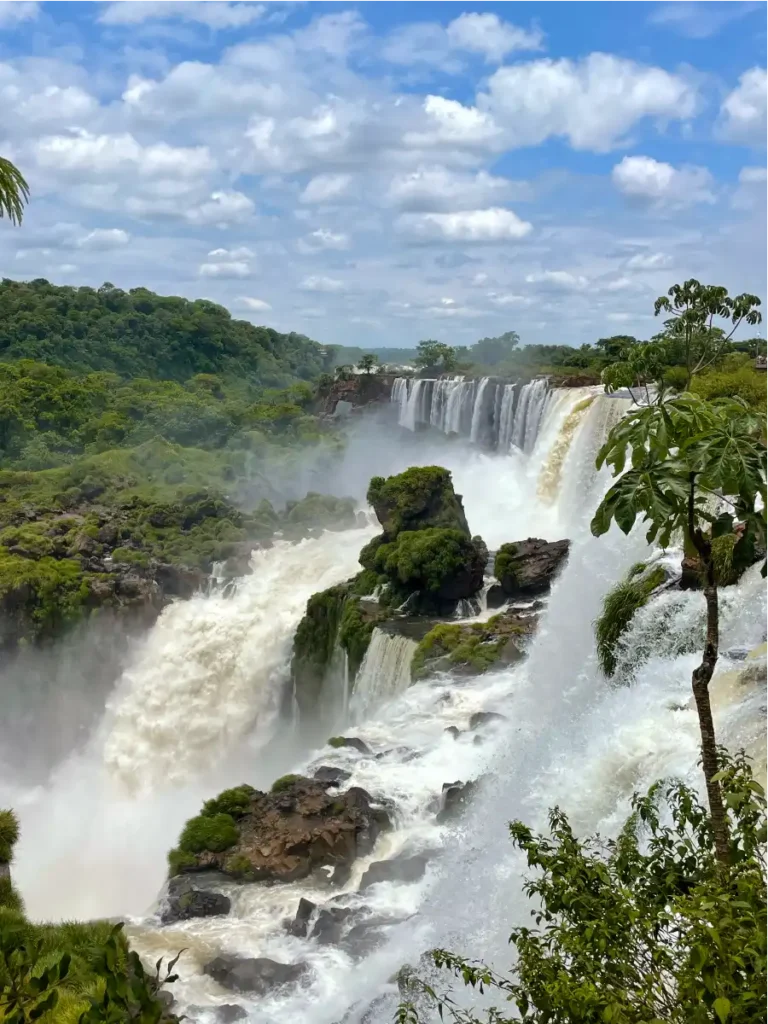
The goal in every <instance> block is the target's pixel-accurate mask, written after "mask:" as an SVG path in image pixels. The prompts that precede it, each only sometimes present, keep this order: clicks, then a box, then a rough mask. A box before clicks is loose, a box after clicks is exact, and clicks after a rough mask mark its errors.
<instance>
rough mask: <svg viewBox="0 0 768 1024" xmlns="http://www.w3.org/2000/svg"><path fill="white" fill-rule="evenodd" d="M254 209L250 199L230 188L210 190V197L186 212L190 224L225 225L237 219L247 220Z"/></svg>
mask: <svg viewBox="0 0 768 1024" xmlns="http://www.w3.org/2000/svg"><path fill="white" fill-rule="evenodd" d="M254 210H255V206H254V203H253V201H252V200H250V199H249V198H248V196H246V195H243V193H242V192H236V191H232V190H228V191H222V192H212V193H211V197H210V199H208V200H206V201H205V202H204V203H200V205H199V206H197V207H194V208H193V209H191V210H189V211H188V212H187V214H186V218H187V220H188V221H189V222H190V223H191V224H215V225H216V226H217V227H226V226H227V225H228V224H233V223H236V222H238V221H244V220H248V219H249V218H250V217H251V216H252V215H253V211H254Z"/></svg>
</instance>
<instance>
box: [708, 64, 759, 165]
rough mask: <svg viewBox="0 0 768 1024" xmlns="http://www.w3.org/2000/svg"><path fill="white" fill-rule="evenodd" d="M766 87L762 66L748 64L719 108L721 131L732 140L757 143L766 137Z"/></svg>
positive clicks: (749, 143)
mask: <svg viewBox="0 0 768 1024" xmlns="http://www.w3.org/2000/svg"><path fill="white" fill-rule="evenodd" d="M766 89H768V75H767V74H766V71H765V68H751V69H750V70H749V71H745V72H744V74H743V75H741V77H740V78H739V84H738V85H737V86H736V88H735V89H734V90H733V91H732V92H730V93H728V95H727V96H726V98H725V100H724V101H723V105H722V107H721V108H720V125H719V133H720V135H721V136H722V137H723V138H725V139H727V140H729V141H731V142H743V143H745V144H746V145H752V146H759V145H761V144H762V143H763V142H764V141H765V123H766Z"/></svg>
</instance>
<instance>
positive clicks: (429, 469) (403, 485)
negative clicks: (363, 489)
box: [368, 466, 469, 540]
mask: <svg viewBox="0 0 768 1024" xmlns="http://www.w3.org/2000/svg"><path fill="white" fill-rule="evenodd" d="M368 501H369V502H370V504H371V505H373V507H374V509H375V511H376V516H377V518H378V520H379V522H380V523H381V525H382V527H383V528H384V533H385V534H386V536H387V539H388V540H392V539H394V538H395V537H397V535H398V534H399V533H400V532H401V531H404V530H424V529H427V528H429V527H441V528H443V529H451V530H458V531H459V532H461V533H463V534H466V535H467V536H469V527H468V526H467V520H466V517H465V515H464V509H463V508H462V504H461V499H460V498H459V497H458V496H457V495H456V494H455V493H454V490H453V484H452V482H451V474H450V473H449V472H448V470H447V469H443V468H442V467H441V466H412V467H411V468H410V469H407V470H406V471H405V472H404V473H399V474H398V475H397V476H390V477H387V478H386V479H385V478H384V477H381V476H375V477H373V479H372V480H371V482H370V485H369V487H368Z"/></svg>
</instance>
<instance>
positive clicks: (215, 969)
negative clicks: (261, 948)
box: [203, 955, 309, 996]
mask: <svg viewBox="0 0 768 1024" xmlns="http://www.w3.org/2000/svg"><path fill="white" fill-rule="evenodd" d="M308 971H309V965H308V964H306V963H298V964H281V963H278V962H277V961H276V960H269V959H267V958H266V957H241V956H224V955H222V956H217V957H216V958H215V959H214V960H211V962H210V963H207V964H206V965H205V967H204V968H203V973H204V974H207V975H208V976H209V977H211V978H213V980H214V981H216V982H218V983H219V985H221V986H222V988H227V989H230V991H232V992H255V993H256V994H257V995H261V996H263V995H267V993H269V992H272V991H273V990H274V989H276V988H282V987H283V986H284V985H290V984H293V983H295V982H297V981H299V980H300V979H301V978H302V977H304V975H305V974H306V973H307V972H308Z"/></svg>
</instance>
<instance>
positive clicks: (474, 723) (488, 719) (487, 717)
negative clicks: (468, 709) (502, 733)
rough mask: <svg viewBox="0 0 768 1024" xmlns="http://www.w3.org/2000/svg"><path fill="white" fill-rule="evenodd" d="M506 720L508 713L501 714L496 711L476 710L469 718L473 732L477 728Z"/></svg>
mask: <svg viewBox="0 0 768 1024" xmlns="http://www.w3.org/2000/svg"><path fill="white" fill-rule="evenodd" d="M506 720H507V716H506V715H500V714H498V712H496V711H476V712H475V713H474V715H472V717H471V718H470V720H469V728H470V731H471V732H474V731H475V729H480V728H481V727H482V726H484V725H489V724H491V723H493V722H505V721H506Z"/></svg>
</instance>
